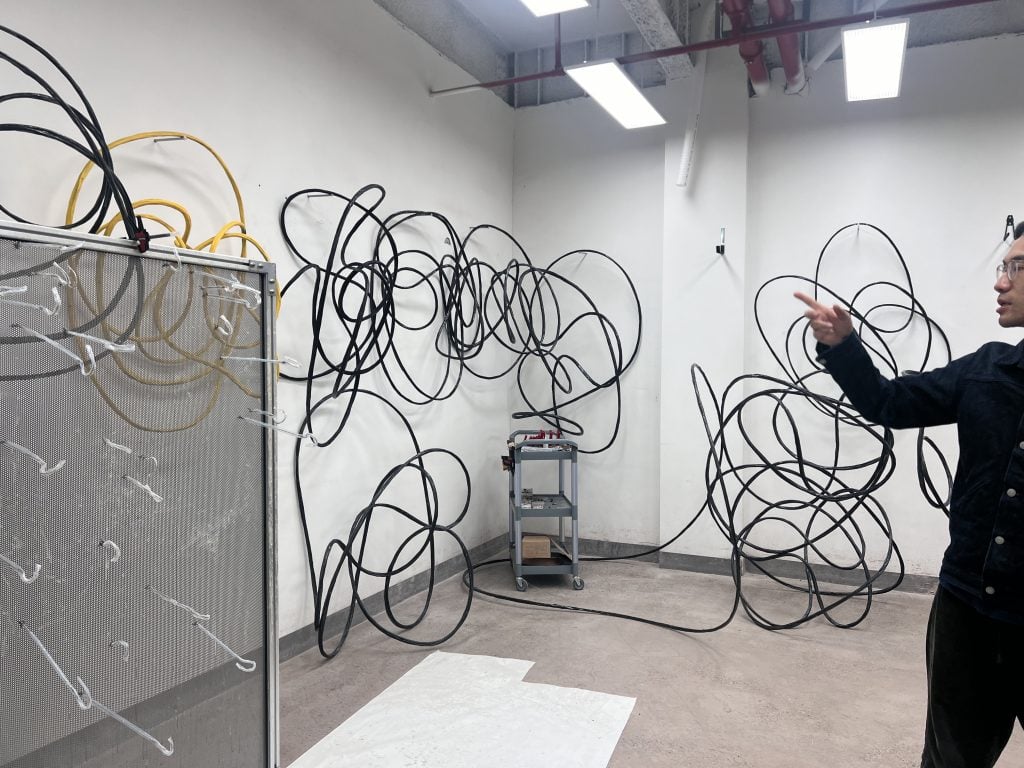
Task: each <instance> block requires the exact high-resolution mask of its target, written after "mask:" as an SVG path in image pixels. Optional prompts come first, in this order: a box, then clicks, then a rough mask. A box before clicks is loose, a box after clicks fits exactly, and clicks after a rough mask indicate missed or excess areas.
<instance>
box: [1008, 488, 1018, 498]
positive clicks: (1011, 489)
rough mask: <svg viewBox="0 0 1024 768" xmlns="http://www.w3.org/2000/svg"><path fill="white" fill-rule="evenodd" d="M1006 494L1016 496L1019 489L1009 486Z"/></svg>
mask: <svg viewBox="0 0 1024 768" xmlns="http://www.w3.org/2000/svg"><path fill="white" fill-rule="evenodd" d="M1006 495H1007V496H1009V497H1010V498H1011V499H1012V498H1013V497H1014V496H1016V495H1017V491H1015V490H1014V489H1013V488H1007V489H1006Z"/></svg>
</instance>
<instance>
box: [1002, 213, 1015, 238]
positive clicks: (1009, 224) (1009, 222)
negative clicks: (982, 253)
mask: <svg viewBox="0 0 1024 768" xmlns="http://www.w3.org/2000/svg"><path fill="white" fill-rule="evenodd" d="M1016 227H1017V225H1016V224H1015V223H1014V221H1013V214H1012V213H1011V214H1009V215H1007V217H1006V228H1005V229H1003V240H1006V239H1007V238H1008V237H1012V236H1013V231H1014V229H1016Z"/></svg>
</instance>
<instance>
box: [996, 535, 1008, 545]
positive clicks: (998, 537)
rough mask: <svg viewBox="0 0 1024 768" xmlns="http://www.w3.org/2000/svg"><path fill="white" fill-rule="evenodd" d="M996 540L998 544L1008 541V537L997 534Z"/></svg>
mask: <svg viewBox="0 0 1024 768" xmlns="http://www.w3.org/2000/svg"><path fill="white" fill-rule="evenodd" d="M995 541H996V544H1005V543H1006V539H1004V538H1003V537H1002V536H996V539H995Z"/></svg>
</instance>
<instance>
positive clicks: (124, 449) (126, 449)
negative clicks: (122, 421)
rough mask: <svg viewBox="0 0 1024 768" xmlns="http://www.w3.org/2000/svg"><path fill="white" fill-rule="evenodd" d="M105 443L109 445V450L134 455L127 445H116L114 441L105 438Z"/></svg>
mask: <svg viewBox="0 0 1024 768" xmlns="http://www.w3.org/2000/svg"><path fill="white" fill-rule="evenodd" d="M103 442H104V443H106V444H107V447H108V448H113V449H114V450H115V451H121V452H123V453H133V451H132V449H131V448H129V447H128V446H127V445H121V444H120V443H115V442H114V441H113V440H108V439H107V438H105V437H104V438H103Z"/></svg>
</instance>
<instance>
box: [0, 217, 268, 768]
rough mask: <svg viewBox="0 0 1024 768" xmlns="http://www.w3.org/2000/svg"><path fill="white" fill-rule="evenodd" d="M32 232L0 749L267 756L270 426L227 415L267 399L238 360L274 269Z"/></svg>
mask: <svg viewBox="0 0 1024 768" xmlns="http://www.w3.org/2000/svg"><path fill="white" fill-rule="evenodd" d="M34 239H37V238H34V237H29V236H27V233H24V232H22V231H20V230H18V231H8V230H0V286H4V287H0V440H4V441H11V442H13V443H15V444H17V446H20V447H21V448H23V449H25V450H19V449H18V448H15V447H13V446H12V445H10V444H4V445H0V555H3V556H4V557H5V558H7V559H8V560H9V561H11V562H12V563H14V565H11V564H10V563H8V562H4V561H0V701H2V706H0V766H3V767H4V768H8V767H9V768H65V767H66V768H86V767H87V766H88V767H91V766H104V768H120V767H121V766H123V767H124V768H128V766H132V767H133V768H134V767H135V766H141V765H152V766H157V765H159V766H167V767H168V768H171V767H172V766H182V767H184V766H188V767H189V768H197V767H202V768H216V767H218V766H224V768H228V767H234V766H239V767H241V766H246V767H248V766H260V765H268V764H269V759H268V750H269V749H270V747H269V746H268V745H269V742H270V731H271V727H272V726H271V721H270V719H269V718H270V717H271V714H268V713H273V711H274V710H275V707H273V706H270V704H269V698H268V697H269V696H270V695H271V694H268V669H269V670H270V671H269V674H270V675H273V664H272V658H273V657H272V656H270V659H269V660H270V661H271V663H268V653H269V651H268V644H267V637H268V627H269V625H270V623H271V616H270V615H269V614H268V606H269V605H271V601H270V600H269V599H268V595H267V588H266V583H267V582H266V569H267V568H268V567H271V565H272V564H268V562H267V551H268V547H267V535H268V534H267V520H268V519H272V518H268V516H269V515H271V513H272V509H271V500H272V493H271V492H270V491H269V490H268V489H269V488H270V486H269V479H268V472H269V467H268V459H269V457H270V456H271V453H270V446H271V443H270V440H271V437H270V434H269V432H268V430H266V429H264V428H262V427H260V426H259V425H257V424H254V423H251V422H248V421H245V420H243V419H240V418H239V416H248V417H251V418H255V419H262V418H264V417H261V416H259V415H254V413H253V411H259V410H267V409H268V407H269V406H268V405H267V404H268V403H271V402H272V400H273V398H272V392H271V389H272V387H271V386H270V384H271V382H269V381H268V379H267V371H266V366H265V365H263V364H261V363H259V362H250V361H244V360H237V359H234V358H238V357H253V358H266V357H269V354H268V350H267V348H266V347H267V346H268V339H270V338H271V336H270V333H269V329H268V327H267V326H268V323H269V322H270V318H271V312H270V309H269V307H268V306H267V303H268V302H267V299H269V300H270V301H272V298H271V296H270V294H268V282H269V279H270V276H271V275H270V272H269V271H268V270H265V269H262V268H260V269H253V270H246V269H244V268H243V269H239V270H238V271H237V272H236V271H234V270H232V269H231V266H232V265H231V264H229V263H226V262H225V261H224V260H222V259H218V260H210V259H207V260H205V261H203V260H202V257H200V256H199V255H197V254H184V253H183V255H184V256H186V260H185V262H184V263H181V264H180V266H179V265H178V263H177V262H176V261H175V260H174V259H171V260H170V261H167V260H165V259H161V258H148V257H144V256H140V255H138V254H137V253H132V252H130V251H129V250H127V249H125V248H122V247H119V246H117V245H112V246H109V247H108V246H104V245H103V244H102V243H101V242H100V241H99V240H96V239H90V240H89V241H88V244H87V246H86V247H85V248H83V249H79V250H77V251H70V250H61V246H62V245H63V246H68V245H69V244H73V243H75V242H77V239H75V238H67V239H66V240H65V242H63V243H61V242H59V240H58V238H57V236H56V235H55V234H54V233H52V232H46V233H45V237H44V238H42V239H44V240H50V241H51V242H50V243H49V244H42V243H32V242H30V241H31V240H34ZM193 259H195V261H193ZM55 261H56V262H57V266H56V267H54V266H52V264H53V262H55ZM239 264H240V265H241V262H239ZM217 278H220V279H219V280H218V279H217ZM233 282H234V283H235V286H234V288H232V287H231V284H232V283H233ZM239 284H242V285H245V286H248V287H250V288H252V289H255V291H245V290H244V289H240V288H238V285H239ZM22 288H25V290H21V289H22ZM11 289H14V290H11ZM257 292H258V293H257ZM257 296H260V297H262V299H264V300H263V301H262V302H261V303H257V301H256V299H257ZM16 302H22V304H18V303H16ZM24 304H37V305H39V308H36V307H31V306H24ZM68 330H74V331H78V332H81V333H84V334H87V335H89V336H92V337H97V338H103V339H108V340H111V341H114V342H118V341H120V342H128V341H134V343H135V345H136V348H135V350H134V351H110V350H107V349H104V348H103V347H102V345H101V344H100V343H99V342H97V341H90V340H87V339H84V338H82V337H75V336H71V335H69V334H68V333H67V331H68ZM33 332H35V333H33ZM35 334H42V335H45V336H47V337H48V338H49V339H51V340H52V341H53V342H55V343H56V344H59V345H60V346H62V347H64V348H65V349H64V350H63V351H62V350H60V349H57V348H55V347H54V346H53V345H52V344H49V343H47V342H46V341H44V340H42V339H40V338H38V336H36V335H35ZM86 344H88V345H89V346H90V347H91V348H92V353H93V354H92V357H93V358H95V370H92V371H91V373H90V369H92V368H93V363H92V359H91V358H90V355H89V352H88V350H87V349H86ZM72 355H75V356H77V357H78V360H76V359H74V357H72ZM225 358H227V359H225ZM83 369H84V370H85V371H86V373H90V375H85V374H84V373H83ZM26 451H28V452H31V453H32V454H35V456H37V457H38V458H39V459H40V460H42V461H43V462H45V464H46V466H45V467H41V465H40V463H39V462H38V461H37V459H36V458H34V457H33V456H30V455H29V454H28V453H26ZM60 461H64V462H65V463H64V465H63V466H61V467H60V468H59V469H56V470H55V471H49V470H50V469H51V468H53V467H54V466H56V465H57V463H58V462H60ZM41 469H45V470H47V472H46V473H45V474H44V473H43V472H42V471H41ZM37 563H38V564H40V565H41V569H40V571H39V575H38V577H37V578H36V579H35V580H33V581H32V582H31V583H25V579H23V578H22V576H21V574H20V573H19V571H18V568H21V569H23V570H24V572H25V577H26V578H31V576H32V573H33V570H34V568H35V564H37ZM160 595H163V596H164V597H161V596H160ZM164 598H170V600H173V601H177V602H178V603H181V604H182V605H184V606H190V607H191V608H193V609H194V613H193V612H190V611H189V610H187V609H186V608H184V607H182V606H180V605H175V604H174V603H172V602H171V601H170V600H168V599H164ZM195 614H201V615H202V616H208V617H209V618H208V619H203V618H197V617H196V615H195ZM203 628H205V630H206V631H204V629H203ZM30 632H31V633H34V634H35V636H36V637H37V638H38V641H39V643H41V644H42V645H43V646H44V647H45V649H46V650H47V652H48V653H49V654H50V656H51V657H52V659H53V663H51V662H49V661H47V659H46V657H45V655H44V653H43V651H42V650H41V649H40V647H39V645H38V644H37V643H36V642H35V641H34V640H33V639H32V637H31V634H30ZM208 633H209V634H208ZM211 634H212V635H213V636H214V637H216V638H217V639H218V640H219V641H221V642H222V643H223V644H224V645H225V646H227V648H228V649H230V651H228V650H227V649H225V648H224V647H222V646H221V645H220V644H219V643H218V642H217V641H216V640H214V639H213V638H212V637H211V636H210V635H211ZM271 636H272V635H271ZM231 652H233V653H235V654H237V655H238V656H239V657H241V658H242V659H244V660H247V661H252V662H254V663H255V669H254V670H253V671H252V672H246V671H243V670H242V669H240V668H239V667H238V666H236V659H235V658H234V657H233V656H232V655H231ZM238 663H239V664H242V666H245V667H247V666H248V665H247V664H245V663H243V662H238ZM54 665H56V666H57V667H59V668H60V670H62V671H63V673H64V675H66V676H67V678H68V679H69V681H70V682H71V683H72V684H73V685H76V686H77V684H76V682H75V681H76V677H80V678H81V679H82V681H83V682H84V683H85V685H86V686H88V690H89V692H90V693H91V696H92V698H93V699H94V700H95V701H97V702H100V703H101V704H102V705H103V706H105V707H107V708H109V709H110V710H113V711H114V712H117V713H120V715H121V717H123V718H124V719H125V720H127V721H129V722H131V723H133V724H134V725H136V726H137V727H138V728H140V729H142V730H143V731H145V732H146V733H148V734H151V735H152V737H153V738H154V739H156V740H158V741H159V742H160V743H161V744H162V745H164V746H165V747H167V745H168V744H169V741H168V740H169V739H173V745H174V748H173V754H172V755H170V756H165V755H163V754H161V752H160V751H159V750H158V748H157V745H156V744H155V743H153V742H151V741H149V740H147V739H146V738H145V737H143V736H141V735H138V734H136V733H135V732H133V731H132V730H131V729H130V728H129V727H128V726H127V725H124V724H122V723H120V722H117V720H116V719H113V718H111V717H109V716H107V715H106V714H104V713H103V712H102V711H100V710H99V709H98V708H97V707H95V706H94V707H91V708H89V709H82V708H80V706H79V704H78V703H77V702H76V697H75V695H74V694H73V693H72V691H71V690H70V689H69V687H68V686H67V685H66V684H65V683H64V682H62V680H61V678H60V676H59V673H58V671H57V669H56V668H55V666H54ZM79 691H80V694H82V698H87V697H85V696H84V691H81V689H79Z"/></svg>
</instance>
